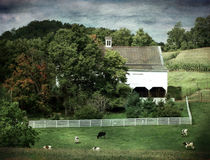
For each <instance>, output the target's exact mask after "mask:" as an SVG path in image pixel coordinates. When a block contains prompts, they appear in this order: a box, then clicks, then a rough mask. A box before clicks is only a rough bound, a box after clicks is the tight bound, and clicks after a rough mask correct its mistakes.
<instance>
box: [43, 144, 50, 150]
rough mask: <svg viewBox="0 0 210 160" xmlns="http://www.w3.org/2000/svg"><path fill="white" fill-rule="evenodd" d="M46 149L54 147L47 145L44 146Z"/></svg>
mask: <svg viewBox="0 0 210 160" xmlns="http://www.w3.org/2000/svg"><path fill="white" fill-rule="evenodd" d="M43 148H44V149H52V146H50V145H46V146H43Z"/></svg>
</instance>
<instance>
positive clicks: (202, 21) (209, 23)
mask: <svg viewBox="0 0 210 160" xmlns="http://www.w3.org/2000/svg"><path fill="white" fill-rule="evenodd" d="M191 33H192V35H193V38H194V39H193V40H194V45H196V46H197V47H209V46H210V15H209V16H207V17H206V18H203V17H198V18H196V20H195V26H194V27H193V28H192V29H191Z"/></svg>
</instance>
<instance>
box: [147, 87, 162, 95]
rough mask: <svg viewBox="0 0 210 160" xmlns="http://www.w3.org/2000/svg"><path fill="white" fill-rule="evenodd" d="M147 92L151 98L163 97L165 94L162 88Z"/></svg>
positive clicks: (154, 88)
mask: <svg viewBox="0 0 210 160" xmlns="http://www.w3.org/2000/svg"><path fill="white" fill-rule="evenodd" d="M149 92H150V96H151V97H165V94H166V91H165V89H164V88H162V87H152V89H150V91H149Z"/></svg>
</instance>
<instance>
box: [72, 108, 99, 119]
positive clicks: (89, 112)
mask: <svg viewBox="0 0 210 160" xmlns="http://www.w3.org/2000/svg"><path fill="white" fill-rule="evenodd" d="M74 116H75V118H76V119H101V118H103V113H101V112H99V111H97V109H96V108H94V107H92V106H90V105H87V106H83V107H81V108H79V109H77V110H76V111H75V114H74Z"/></svg>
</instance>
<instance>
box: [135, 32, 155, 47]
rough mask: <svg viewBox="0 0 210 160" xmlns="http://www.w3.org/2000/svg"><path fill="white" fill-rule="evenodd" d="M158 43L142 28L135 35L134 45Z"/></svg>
mask: <svg viewBox="0 0 210 160" xmlns="http://www.w3.org/2000/svg"><path fill="white" fill-rule="evenodd" d="M151 45H156V42H155V41H154V40H153V39H152V37H150V36H149V35H148V34H147V33H145V32H144V30H143V29H142V28H140V29H139V30H138V31H137V32H136V35H134V36H133V42H132V46H151Z"/></svg>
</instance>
